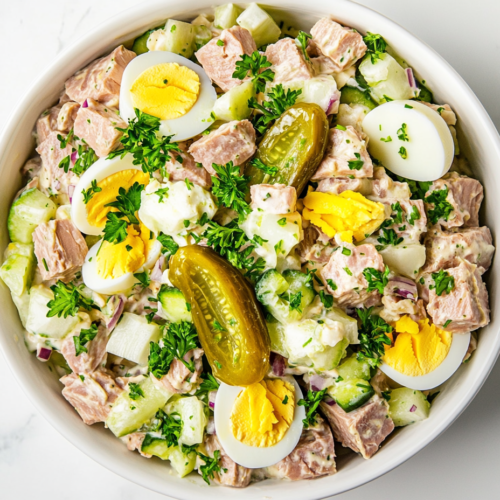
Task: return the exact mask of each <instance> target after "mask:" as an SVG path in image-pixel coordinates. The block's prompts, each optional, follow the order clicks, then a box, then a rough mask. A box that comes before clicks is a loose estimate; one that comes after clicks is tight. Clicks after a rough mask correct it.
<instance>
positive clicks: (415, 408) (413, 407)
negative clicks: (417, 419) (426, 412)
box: [410, 405, 417, 413]
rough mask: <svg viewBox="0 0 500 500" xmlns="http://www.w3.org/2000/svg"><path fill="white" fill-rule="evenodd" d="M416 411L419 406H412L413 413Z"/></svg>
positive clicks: (411, 411)
mask: <svg viewBox="0 0 500 500" xmlns="http://www.w3.org/2000/svg"><path fill="white" fill-rule="evenodd" d="M414 411H417V407H416V406H415V405H413V406H412V407H411V408H410V413H413V412H414Z"/></svg>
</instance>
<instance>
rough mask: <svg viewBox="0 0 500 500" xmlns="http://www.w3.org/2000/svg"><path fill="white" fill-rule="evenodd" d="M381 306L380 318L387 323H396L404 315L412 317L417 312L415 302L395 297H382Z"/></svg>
mask: <svg viewBox="0 0 500 500" xmlns="http://www.w3.org/2000/svg"><path fill="white" fill-rule="evenodd" d="M382 304H383V305H384V308H383V309H382V311H380V317H381V318H382V319H383V320H385V321H386V322H387V323H389V322H391V321H398V320H399V319H400V318H401V316H403V315H405V314H409V315H410V316H414V315H416V314H418V312H419V308H418V306H417V303H416V302H415V301H413V300H410V299H403V298H401V297H397V296H395V295H384V296H383V297H382Z"/></svg>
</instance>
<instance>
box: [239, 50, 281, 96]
mask: <svg viewBox="0 0 500 500" xmlns="http://www.w3.org/2000/svg"><path fill="white" fill-rule="evenodd" d="M270 66H272V65H271V63H270V62H269V61H268V60H267V57H266V56H265V55H264V54H261V53H260V52H259V51H258V50H256V51H255V52H254V53H253V54H252V55H251V56H249V55H248V54H243V55H242V56H241V59H240V60H239V61H236V69H235V71H234V73H233V78H238V80H244V79H245V78H246V77H247V76H248V75H249V74H250V76H251V77H252V81H253V83H254V85H255V89H256V90H257V92H264V90H265V88H266V82H272V81H273V80H274V72H273V71H271V70H270V69H266V68H269V67H270Z"/></svg>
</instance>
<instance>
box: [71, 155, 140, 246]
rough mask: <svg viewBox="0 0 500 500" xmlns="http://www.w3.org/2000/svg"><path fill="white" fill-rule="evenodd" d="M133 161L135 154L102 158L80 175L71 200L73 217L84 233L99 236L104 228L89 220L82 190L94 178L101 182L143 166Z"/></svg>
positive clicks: (85, 188)
mask: <svg viewBox="0 0 500 500" xmlns="http://www.w3.org/2000/svg"><path fill="white" fill-rule="evenodd" d="M132 161H133V156H132V155H129V154H127V155H126V156H125V157H124V158H120V157H119V156H117V157H116V158H113V159H112V160H108V159H107V158H101V159H99V160H97V161H96V162H95V163H94V164H93V165H92V166H91V167H90V168H89V169H88V170H87V171H86V172H85V173H84V174H83V175H82V176H81V177H80V180H79V181H78V184H77V185H76V188H75V192H74V194H73V199H72V201H71V219H72V220H73V222H74V223H75V225H76V227H77V228H78V229H79V230H80V231H81V232H82V233H84V234H92V235H94V236H98V235H100V234H102V233H103V229H104V228H101V227H96V226H93V225H92V224H90V223H89V222H88V220H87V206H86V205H85V203H84V201H83V194H82V191H83V190H87V189H88V188H89V187H90V185H91V183H92V181H93V180H95V181H97V183H98V184H99V182H101V181H102V180H103V179H105V178H106V177H109V176H110V175H113V174H116V173H117V172H121V171H122V170H141V167H139V166H137V165H134V164H133V163H132ZM96 196H99V193H97V195H96Z"/></svg>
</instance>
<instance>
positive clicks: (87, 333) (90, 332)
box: [73, 323, 97, 356]
mask: <svg viewBox="0 0 500 500" xmlns="http://www.w3.org/2000/svg"><path fill="white" fill-rule="evenodd" d="M96 335H97V326H96V325H94V324H93V323H92V325H91V326H90V328H82V329H81V330H80V334H79V335H78V336H76V335H75V336H74V337H73V342H74V344H75V355H76V356H80V354H82V353H83V352H88V351H87V348H86V347H85V346H86V345H87V343H88V342H90V341H91V340H94V339H95V336H96Z"/></svg>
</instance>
